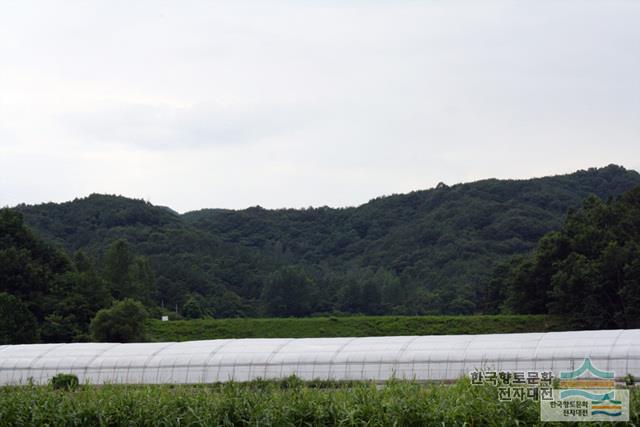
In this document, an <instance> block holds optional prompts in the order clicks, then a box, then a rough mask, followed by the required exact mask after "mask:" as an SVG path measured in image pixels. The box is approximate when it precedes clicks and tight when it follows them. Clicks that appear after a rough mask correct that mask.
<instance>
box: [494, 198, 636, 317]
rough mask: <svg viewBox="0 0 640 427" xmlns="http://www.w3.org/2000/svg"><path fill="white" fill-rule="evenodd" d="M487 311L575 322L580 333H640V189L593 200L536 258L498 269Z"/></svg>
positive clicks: (549, 236) (542, 242)
mask: <svg viewBox="0 0 640 427" xmlns="http://www.w3.org/2000/svg"><path fill="white" fill-rule="evenodd" d="M487 296H488V297H487V300H488V301H489V303H488V304H487V311H491V310H493V311H495V312H497V311H503V312H504V311H507V312H509V311H510V312H517V313H531V314H536V313H552V314H559V315H564V316H568V317H569V318H570V321H571V323H572V325H573V327H575V328H603V329H605V328H637V327H640V187H637V188H635V189H633V190H631V191H629V192H627V193H625V194H623V195H622V197H620V198H618V199H615V200H613V199H609V200H607V201H606V202H605V201H602V200H600V199H598V198H596V197H594V196H591V197H589V198H588V199H587V200H586V201H585V202H584V205H583V207H582V208H581V209H579V210H575V211H571V212H570V213H569V215H568V217H567V219H566V221H565V222H564V224H563V226H562V228H561V229H560V230H558V231H554V232H550V233H548V234H546V235H545V236H544V237H543V238H542V239H541V240H540V242H539V244H538V246H537V247H536V249H535V251H533V253H531V254H529V255H526V256H522V257H516V258H514V259H512V260H511V261H510V262H508V263H505V264H504V265H502V266H500V267H499V268H497V269H496V271H495V274H494V277H493V279H492V280H491V281H490V282H489V283H488V285H487Z"/></svg>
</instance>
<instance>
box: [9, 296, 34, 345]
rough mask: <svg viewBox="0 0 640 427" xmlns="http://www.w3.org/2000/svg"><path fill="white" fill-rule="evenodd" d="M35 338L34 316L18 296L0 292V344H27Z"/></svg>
mask: <svg viewBox="0 0 640 427" xmlns="http://www.w3.org/2000/svg"><path fill="white" fill-rule="evenodd" d="M37 340H38V325H37V323H36V318H35V316H34V315H33V314H32V313H31V312H30V311H29V309H28V308H27V306H26V305H25V304H24V303H23V302H22V301H21V300H20V299H19V298H17V297H15V296H13V295H11V294H8V293H6V292H2V293H0V344H28V343H33V342H36V341H37Z"/></svg>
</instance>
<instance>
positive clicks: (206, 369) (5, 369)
mask: <svg viewBox="0 0 640 427" xmlns="http://www.w3.org/2000/svg"><path fill="white" fill-rule="evenodd" d="M587 357H589V358H590V359H591V361H592V362H593V364H594V365H596V366H598V367H599V368H600V369H603V370H607V371H614V372H615V374H616V377H624V376H626V375H627V374H631V375H633V376H636V377H637V376H640V329H633V330H607V331H579V332H549V333H527V334H492V335H443V336H392V337H362V338H297V339H226V340H210V341H189V342H170V343H136V344H117V343H78V344H28V345H7V346H0V385H8V384H25V383H28V382H30V381H31V382H33V383H36V384H46V383H47V382H48V381H49V380H50V379H51V378H52V377H53V376H55V375H56V374H58V373H71V374H75V375H77V376H78V378H79V380H80V382H82V383H91V384H104V383H125V384H166V383H170V384H196V383H215V382H224V381H230V380H233V381H248V380H253V379H258V378H263V379H277V378H284V377H287V376H290V375H296V376H298V377H300V378H302V379H305V380H311V379H323V380H329V379H331V380H372V381H386V380H389V379H390V378H403V379H415V380H418V381H449V380H456V379H458V378H460V377H462V376H465V375H468V374H469V372H471V371H474V370H499V371H527V370H535V371H553V372H558V371H561V370H572V369H575V368H577V367H579V366H580V364H581V363H582V362H583V361H584V359H585V358H587Z"/></svg>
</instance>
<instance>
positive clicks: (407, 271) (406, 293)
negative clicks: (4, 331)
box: [16, 165, 640, 316]
mask: <svg viewBox="0 0 640 427" xmlns="http://www.w3.org/2000/svg"><path fill="white" fill-rule="evenodd" d="M638 185H640V174H638V173H637V172H635V171H631V170H627V169H625V168H623V167H620V166H615V165H609V166H607V167H604V168H590V169H587V170H580V171H577V172H574V173H572V174H564V175H554V176H549V177H542V178H531V179H526V180H498V179H484V180H480V181H475V182H472V183H461V184H455V185H452V186H437V187H436V188H431V189H428V190H416V191H413V192H410V193H406V194H394V195H389V196H381V197H377V198H374V199H372V200H370V201H369V202H367V203H365V204H362V205H360V206H357V207H346V208H330V207H317V208H303V209H292V208H283V209H264V208H261V207H250V208H247V209H242V210H229V209H215V208H214V209H201V210H196V211H190V212H186V213H183V214H177V213H175V212H172V211H170V210H169V209H170V208H166V207H160V206H154V205H152V204H150V203H148V202H145V201H144V200H138V199H128V198H125V197H122V196H105V195H98V194H92V195H90V196H88V197H86V198H83V199H75V200H74V201H71V202H66V203H61V204H55V203H48V204H41V205H31V206H28V205H19V206H17V207H16V209H17V210H19V211H20V212H22V214H23V215H24V217H25V223H26V224H28V225H29V226H31V227H33V228H34V229H36V231H38V232H39V233H41V234H42V235H43V236H44V237H45V238H46V239H47V240H49V241H52V242H55V243H57V244H59V245H61V246H63V247H65V248H66V249H67V250H69V251H71V252H73V251H76V250H84V251H86V252H88V253H90V254H92V255H93V256H94V257H96V258H98V259H99V258H100V257H102V256H103V254H104V251H105V248H106V247H107V246H108V244H109V243H110V242H112V241H114V240H117V239H120V238H124V239H127V240H128V241H129V242H130V243H131V244H132V246H133V248H134V250H135V251H137V252H138V253H140V254H143V255H145V256H147V257H148V258H149V259H150V261H151V264H152V265H153V267H154V269H155V271H156V273H157V276H158V283H159V286H158V287H159V298H161V299H162V300H163V301H166V302H170V303H171V304H173V303H176V304H178V305H183V304H185V302H186V300H187V299H189V298H191V297H193V298H195V299H196V300H198V301H199V304H200V305H202V306H204V307H205V311H206V312H210V313H212V314H214V315H222V316H225V315H241V314H256V313H260V312H261V310H262V307H263V305H264V303H265V301H264V299H265V298H266V297H265V295H264V291H265V289H266V284H267V283H268V282H269V280H270V279H269V277H270V276H271V275H272V274H273V272H274V271H277V270H279V269H281V268H284V267H287V266H296V267H299V268H300V269H301V270H303V271H304V274H306V275H307V276H309V278H310V280H311V281H312V282H313V283H314V286H313V292H315V293H313V292H312V293H313V299H314V304H311V306H313V308H310V309H309V310H312V311H316V312H328V311H329V312H331V311H341V312H363V313H370V314H376V313H382V312H384V313H407V314H438V313H450V314H456V313H470V312H474V311H475V310H476V308H477V304H475V303H474V298H475V297H476V292H477V289H478V288H479V287H480V286H482V284H483V283H486V281H487V280H488V278H489V276H490V275H491V272H492V270H493V268H494V267H495V266H496V265H497V264H499V263H500V262H502V261H504V260H506V259H508V258H509V257H511V256H514V255H519V254H523V253H526V252H528V251H530V250H531V249H532V248H533V247H534V246H535V244H536V243H537V241H538V239H539V238H540V237H542V236H543V235H544V234H545V233H547V232H549V231H552V230H554V229H557V228H558V227H559V226H560V224H561V222H562V220H563V219H564V217H565V216H566V214H567V211H568V210H569V209H575V208H578V207H579V206H580V204H581V203H582V200H583V199H584V198H586V197H587V196H588V195H590V194H595V195H596V196H598V197H600V198H603V199H607V198H609V197H616V196H618V195H620V194H622V193H623V192H625V191H628V190H630V189H631V188H633V187H635V186H638ZM385 292H386V296H385ZM378 294H380V296H379V297H378V296H377V295H378ZM371 295H374V297H373V300H374V303H371V304H370V303H369V302H368V301H369V300H370V299H371ZM222 296H225V298H229V299H231V300H233V304H232V305H233V308H231V309H228V310H227V309H224V310H222V311H221V309H220V307H219V304H218V303H216V302H214V301H212V300H213V299H215V298H218V299H219V298H221V297H222ZM354 301H355V302H354ZM216 304H218V305H216ZM207 307H209V308H207ZM216 307H217V308H216ZM227 308H228V307H227ZM225 310H226V311H225ZM312 311H311V312H312Z"/></svg>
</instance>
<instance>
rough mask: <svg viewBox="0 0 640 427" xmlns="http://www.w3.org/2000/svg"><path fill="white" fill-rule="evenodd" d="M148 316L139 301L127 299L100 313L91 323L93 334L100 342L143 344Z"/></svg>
mask: <svg viewBox="0 0 640 427" xmlns="http://www.w3.org/2000/svg"><path fill="white" fill-rule="evenodd" d="M147 316H148V315H147V311H146V310H145V308H144V306H143V305H142V304H141V303H140V302H139V301H136V300H133V299H130V298H127V299H124V300H122V301H118V302H116V303H115V304H114V305H113V306H112V307H111V308H105V309H102V310H100V311H98V314H96V317H94V318H93V320H92V321H91V334H92V335H93V338H94V339H95V340H96V341H99V342H123V343H127V342H141V341H144V339H145V320H146V319H147Z"/></svg>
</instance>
